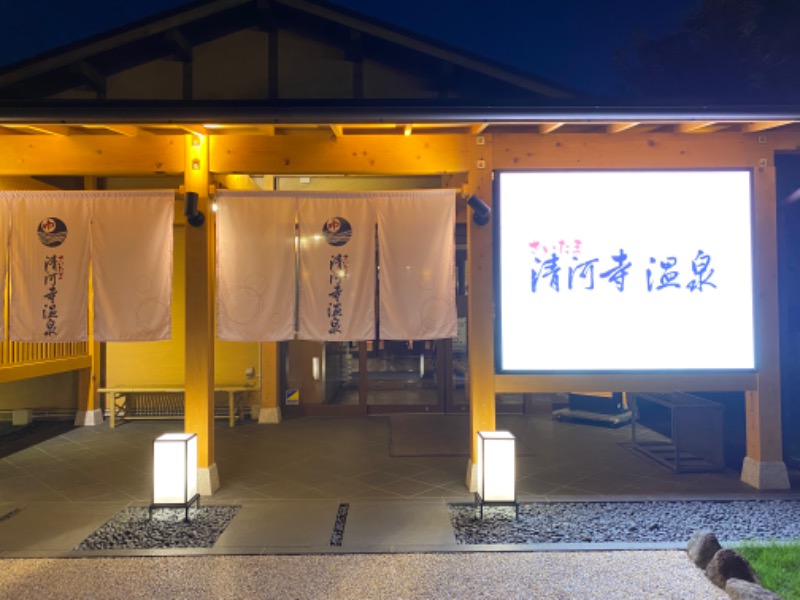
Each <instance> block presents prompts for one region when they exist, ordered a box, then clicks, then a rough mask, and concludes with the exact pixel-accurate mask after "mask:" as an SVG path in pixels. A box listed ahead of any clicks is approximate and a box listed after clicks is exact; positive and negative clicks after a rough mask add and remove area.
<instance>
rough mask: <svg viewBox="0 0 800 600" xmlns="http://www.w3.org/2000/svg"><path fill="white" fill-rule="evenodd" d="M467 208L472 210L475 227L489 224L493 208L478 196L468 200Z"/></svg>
mask: <svg viewBox="0 0 800 600" xmlns="http://www.w3.org/2000/svg"><path fill="white" fill-rule="evenodd" d="M467 206H469V207H470V208H471V209H472V222H473V223H475V225H478V226H483V225H486V224H487V223H488V222H489V215H490V214H491V213H492V209H491V207H490V206H489V205H488V204H486V202H484V201H483V200H481V199H480V198H478V197H477V196H476V195H474V194H473V195H472V196H470V197H469V198H467Z"/></svg>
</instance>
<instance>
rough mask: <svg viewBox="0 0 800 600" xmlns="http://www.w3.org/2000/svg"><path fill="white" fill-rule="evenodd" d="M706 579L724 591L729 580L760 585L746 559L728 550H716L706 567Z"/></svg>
mask: <svg viewBox="0 0 800 600" xmlns="http://www.w3.org/2000/svg"><path fill="white" fill-rule="evenodd" d="M706 577H708V578H709V579H710V580H711V582H712V583H713V584H714V585H716V586H717V587H719V588H722V589H723V590H724V589H725V584H726V583H727V581H728V580H729V579H742V580H744V581H749V582H751V583H757V584H760V583H761V582H760V581H759V580H758V577H757V576H756V572H755V571H754V570H753V567H752V566H751V565H750V563H749V562H747V559H746V558H745V557H744V556H742V555H741V554H739V553H738V552H736V550H731V549H730V548H723V549H722V550H718V551H717V553H716V554H715V555H714V558H712V559H711V562H709V563H708V566H707V567H706Z"/></svg>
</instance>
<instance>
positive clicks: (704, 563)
mask: <svg viewBox="0 0 800 600" xmlns="http://www.w3.org/2000/svg"><path fill="white" fill-rule="evenodd" d="M686 551H687V553H688V554H689V558H690V559H691V560H692V562H693V563H694V564H695V565H697V566H698V567H699V568H701V569H703V570H704V571H705V574H706V577H708V578H709V579H710V580H711V582H712V583H713V584H714V585H716V586H717V587H719V588H721V589H723V590H725V592H726V593H727V594H728V596H729V597H730V598H731V599H732V600H780V596H778V595H777V594H774V593H773V592H771V591H769V590H767V589H765V588H764V587H762V586H761V582H760V581H759V579H758V575H756V572H755V570H754V569H753V567H752V565H750V563H749V562H748V561H747V559H746V558H745V557H744V556H742V555H741V554H739V553H738V552H736V550H732V549H730V548H723V547H722V546H721V545H720V543H719V540H718V539H717V536H716V535H714V533H713V532H711V531H708V530H701V531H697V532H695V534H694V535H692V537H691V538H690V539H689V544H688V546H687V549H686Z"/></svg>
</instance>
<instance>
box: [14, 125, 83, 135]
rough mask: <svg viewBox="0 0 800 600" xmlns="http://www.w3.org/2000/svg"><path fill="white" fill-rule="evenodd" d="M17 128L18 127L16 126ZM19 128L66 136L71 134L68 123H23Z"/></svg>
mask: <svg viewBox="0 0 800 600" xmlns="http://www.w3.org/2000/svg"><path fill="white" fill-rule="evenodd" d="M15 128H17V127H16V126H15ZM19 129H30V130H31V131H34V132H36V133H46V134H47V135H57V136H60V137H66V136H68V135H69V134H70V130H69V127H67V126H66V125H23V126H20V127H19Z"/></svg>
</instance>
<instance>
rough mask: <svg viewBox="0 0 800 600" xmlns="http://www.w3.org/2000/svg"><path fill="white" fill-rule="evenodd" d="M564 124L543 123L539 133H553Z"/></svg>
mask: <svg viewBox="0 0 800 600" xmlns="http://www.w3.org/2000/svg"><path fill="white" fill-rule="evenodd" d="M563 125H564V123H542V124H541V125H539V133H543V134H548V133H553V132H554V131H555V130H556V129H559V128H560V127H562V126H563Z"/></svg>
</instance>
